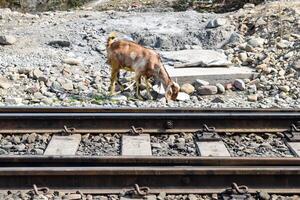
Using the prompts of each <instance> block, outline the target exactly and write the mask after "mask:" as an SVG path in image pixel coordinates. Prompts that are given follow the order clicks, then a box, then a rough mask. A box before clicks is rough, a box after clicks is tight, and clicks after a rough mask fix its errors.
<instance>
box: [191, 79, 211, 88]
mask: <svg viewBox="0 0 300 200" xmlns="http://www.w3.org/2000/svg"><path fill="white" fill-rule="evenodd" d="M193 85H194V86H195V88H199V87H201V86H207V85H209V82H207V81H204V80H201V79H196V81H195V82H194V83H193Z"/></svg>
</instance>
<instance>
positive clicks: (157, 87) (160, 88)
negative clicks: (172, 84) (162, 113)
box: [152, 84, 165, 95]
mask: <svg viewBox="0 0 300 200" xmlns="http://www.w3.org/2000/svg"><path fill="white" fill-rule="evenodd" d="M152 89H153V91H154V92H156V93H157V94H160V95H164V94H165V89H164V87H163V86H162V84H160V85H153V87H152Z"/></svg>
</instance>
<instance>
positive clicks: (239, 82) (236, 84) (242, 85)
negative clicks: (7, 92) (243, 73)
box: [233, 79, 246, 90]
mask: <svg viewBox="0 0 300 200" xmlns="http://www.w3.org/2000/svg"><path fill="white" fill-rule="evenodd" d="M233 85H234V87H236V88H237V89H239V90H245V89H246V85H245V82H244V81H243V80H242V79H236V80H235V81H234V83H233Z"/></svg>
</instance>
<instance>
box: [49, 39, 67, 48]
mask: <svg viewBox="0 0 300 200" xmlns="http://www.w3.org/2000/svg"><path fill="white" fill-rule="evenodd" d="M48 44H49V45H50V46H53V47H70V46H71V43H70V42H69V41H67V40H53V41H50V42H49V43H48Z"/></svg>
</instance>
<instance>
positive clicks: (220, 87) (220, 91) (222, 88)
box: [216, 83, 225, 94]
mask: <svg viewBox="0 0 300 200" xmlns="http://www.w3.org/2000/svg"><path fill="white" fill-rule="evenodd" d="M216 87H217V88H218V93H219V94H224V93H225V87H224V85H223V84H221V83H217V84H216Z"/></svg>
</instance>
